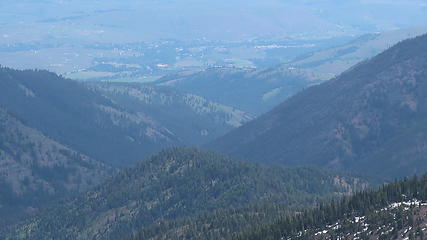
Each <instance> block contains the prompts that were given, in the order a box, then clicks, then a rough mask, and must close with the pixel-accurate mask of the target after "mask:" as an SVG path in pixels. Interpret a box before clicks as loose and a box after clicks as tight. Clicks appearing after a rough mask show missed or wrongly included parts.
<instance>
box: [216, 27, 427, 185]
mask: <svg viewBox="0 0 427 240" xmlns="http://www.w3.org/2000/svg"><path fill="white" fill-rule="evenodd" d="M426 80H427V35H423V36H420V37H417V38H414V39H410V40H406V41H403V42H401V43H399V44H397V45H395V46H394V47H392V48H390V49H389V50H387V51H385V52H383V53H381V54H379V55H378V56H376V57H374V58H372V59H371V60H369V61H366V62H363V63H361V64H358V65H357V66H355V67H353V68H352V69H350V70H349V71H346V72H345V73H343V74H342V75H340V76H339V77H337V78H335V79H332V80H330V81H328V82H325V83H323V84H320V85H318V86H313V87H310V88H308V89H306V90H305V91H303V92H301V93H299V94H297V95H296V96H294V97H292V98H290V99H289V100H287V101H285V102H284V103H282V104H281V105H279V106H278V107H276V108H275V109H273V110H272V111H271V112H269V113H267V114H265V115H263V116H261V117H259V118H257V119H256V120H254V121H252V122H249V123H248V124H245V125H244V126H242V127H240V128H238V129H236V130H234V131H232V132H230V133H229V134H227V135H226V136H224V137H222V138H219V139H218V140H216V141H214V142H213V143H212V144H210V146H209V147H210V148H213V149H216V150H218V151H222V152H225V153H229V154H232V155H236V156H239V157H242V158H244V159H250V160H253V161H259V162H276V163H282V164H285V165H307V164H308V165H312V164H314V165H317V166H322V167H329V168H336V169H345V170H351V171H359V172H364V173H369V174H376V175H378V176H382V177H385V178H389V179H393V178H396V177H400V176H409V175H413V174H421V173H424V172H425V171H427V161H426V160H427V159H426V150H427V148H425V145H426V143H427V129H426V126H427V125H426V122H427V102H426V101H425V99H427V81H426Z"/></svg>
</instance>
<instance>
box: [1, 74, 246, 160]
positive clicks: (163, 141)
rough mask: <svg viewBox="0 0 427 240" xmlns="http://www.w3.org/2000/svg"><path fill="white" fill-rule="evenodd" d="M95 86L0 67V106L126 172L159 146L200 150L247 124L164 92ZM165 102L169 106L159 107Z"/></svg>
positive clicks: (194, 99) (225, 110)
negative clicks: (228, 132)
mask: <svg viewBox="0 0 427 240" xmlns="http://www.w3.org/2000/svg"><path fill="white" fill-rule="evenodd" d="M98 86H99V88H97V90H94V88H88V87H87V85H84V84H82V83H79V82H76V81H73V80H70V79H65V78H63V77H61V76H58V75H56V74H54V73H50V72H48V71H41V70H24V71H20V70H13V69H9V68H5V67H0V107H2V108H4V109H6V110H8V111H9V112H12V113H13V114H14V115H15V116H17V117H18V118H19V119H21V120H22V121H24V122H25V124H26V125H28V126H29V127H31V128H34V129H36V130H38V131H40V132H42V133H43V134H44V135H46V136H48V137H49V138H51V139H53V140H55V141H57V142H59V143H61V144H64V145H66V146H69V147H71V148H73V149H75V150H76V151H78V152H80V153H82V154H85V155H87V156H89V157H92V158H94V159H97V160H100V161H104V162H105V163H107V164H110V165H114V166H129V165H131V164H133V163H135V162H136V161H138V160H141V159H143V158H144V157H146V156H149V155H150V154H153V153H155V152H157V151H160V150H161V149H162V148H164V147H170V146H177V145H194V144H202V143H206V142H207V141H210V140H212V139H213V138H215V137H218V136H220V135H222V134H224V133H225V132H227V131H229V130H230V129H232V128H235V127H237V126H240V125H241V124H242V123H244V122H246V121H248V120H249V119H250V116H248V115H247V114H245V113H244V112H241V111H239V110H236V109H232V108H230V107H226V106H223V105H219V104H215V103H212V102H209V101H207V100H206V99H202V98H200V97H198V96H195V95H187V94H180V93H177V92H176V91H174V90H171V89H169V88H168V87H158V88H150V87H144V86H141V85H131V86H127V85H115V84H109V83H105V84H99V85H98ZM138 98H149V99H148V100H150V101H151V102H149V103H146V102H144V101H142V100H140V99H138ZM176 99H180V100H181V102H177V101H176ZM165 100H170V101H172V102H170V104H171V105H165V104H161V103H162V101H165ZM156 102H157V103H156Z"/></svg>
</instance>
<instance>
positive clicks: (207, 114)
mask: <svg viewBox="0 0 427 240" xmlns="http://www.w3.org/2000/svg"><path fill="white" fill-rule="evenodd" d="M86 86H88V87H89V88H90V89H93V90H94V91H96V92H98V93H100V94H101V95H103V96H105V97H106V98H108V99H110V100H111V101H112V102H114V103H115V104H117V105H119V106H120V107H122V108H123V109H126V110H127V111H132V112H136V113H143V114H144V115H145V116H146V117H147V118H150V121H151V122H153V123H155V124H156V125H157V126H166V127H167V129H168V130H169V131H171V132H173V133H174V134H175V135H176V136H177V137H178V138H179V141H180V142H182V143H185V144H187V145H200V144H203V143H206V142H208V141H211V140H213V139H215V138H217V137H220V136H222V135H224V134H225V133H227V132H228V131H230V130H232V129H234V128H236V127H240V126H241V125H242V124H244V123H246V122H248V121H250V120H251V119H252V118H253V117H252V116H250V115H248V114H246V113H245V112H243V111H240V110H238V109H235V108H231V107H228V106H225V105H222V104H218V103H215V102H212V101H209V100H207V99H205V98H203V97H200V96H197V95H194V94H189V93H186V92H183V91H180V90H177V89H173V88H170V87H163V86H156V85H152V84H142V83H114V82H90V83H87V84H86Z"/></svg>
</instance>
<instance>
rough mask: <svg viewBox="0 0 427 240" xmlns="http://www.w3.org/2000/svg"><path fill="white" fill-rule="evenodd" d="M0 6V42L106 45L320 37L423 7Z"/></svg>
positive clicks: (385, 22) (366, 27)
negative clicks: (76, 41)
mask: <svg viewBox="0 0 427 240" xmlns="http://www.w3.org/2000/svg"><path fill="white" fill-rule="evenodd" d="M0 4H1V5H0V6H1V8H0V9H1V11H0V16H1V17H0V23H2V24H3V29H4V32H5V33H7V34H6V37H3V38H4V39H1V38H0V41H14V42H19V41H28V40H39V39H46V38H49V37H52V36H58V37H61V38H68V39H84V40H85V41H86V42H113V43H117V42H135V41H141V40H143V41H153V40H155V41H159V40H162V39H180V40H197V39H206V40H209V41H212V40H218V39H221V40H227V41H235V40H242V39H245V40H251V39H257V38H258V39H260V38H261V39H262V38H264V39H266V38H268V39H277V38H282V39H283V38H321V37H326V36H327V37H330V36H340V35H341V36H342V35H352V34H353V35H354V34H360V33H366V32H373V31H387V30H391V29H396V28H404V27H409V26H416V25H420V24H425V23H426V22H427V17H426V16H427V14H426V11H427V9H426V6H425V4H424V3H423V2H422V1H419V0H407V1H394V2H393V3H390V2H388V1H358V0H348V1H345V2H342V1H337V0H322V1H316V2H314V1H308V0H307V1H295V0H291V1H280V0H269V1H264V0H251V1H243V0H235V1H232V2H230V1H226V0H218V1H206V0H205V1H196V0H182V1H176V0H171V1H168V2H167V4H166V3H164V2H162V1H155V0H145V1H143V2H141V1H139V0H124V1H120V2H117V1H114V0H105V1H103V4H98V3H97V2H88V1H83V0H70V1H62V0H44V1H19V2H17V1H12V0H3V1H2V2H1V3H0ZM40 11H42V12H40ZM22 22H25V23H26V24H21V23H22ZM27 26H30V28H26V27H27ZM23 29H25V31H24V30H23ZM164 29H168V31H164Z"/></svg>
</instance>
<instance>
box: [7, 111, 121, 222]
mask: <svg viewBox="0 0 427 240" xmlns="http://www.w3.org/2000/svg"><path fill="white" fill-rule="evenodd" d="M112 172H113V171H112V170H111V168H109V167H107V166H105V165H104V164H102V163H101V162H98V161H96V160H93V159H91V158H89V157H87V156H85V155H82V154H80V153H78V152H76V151H74V150H72V149H70V148H68V147H66V146H64V145H62V144H60V143H57V142H55V141H53V140H51V139H49V138H48V137H46V136H44V135H43V134H42V133H40V132H39V131H37V130H34V129H32V128H29V127H28V126H25V125H24V124H23V123H22V122H20V121H19V120H18V119H16V118H15V117H13V116H12V115H10V114H9V113H8V112H7V111H5V110H4V109H1V108H0V228H2V226H3V225H4V224H10V223H12V222H13V221H15V220H16V218H18V217H20V216H22V215H24V214H28V213H34V212H36V211H38V210H39V208H40V207H43V206H46V205H47V204H48V203H51V202H52V201H53V200H55V199H57V198H60V197H64V196H68V195H70V194H71V193H77V192H82V191H83V190H87V189H88V188H89V187H91V186H94V185H95V184H97V183H100V182H101V181H102V180H104V179H105V178H106V177H107V176H110V174H112Z"/></svg>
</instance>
